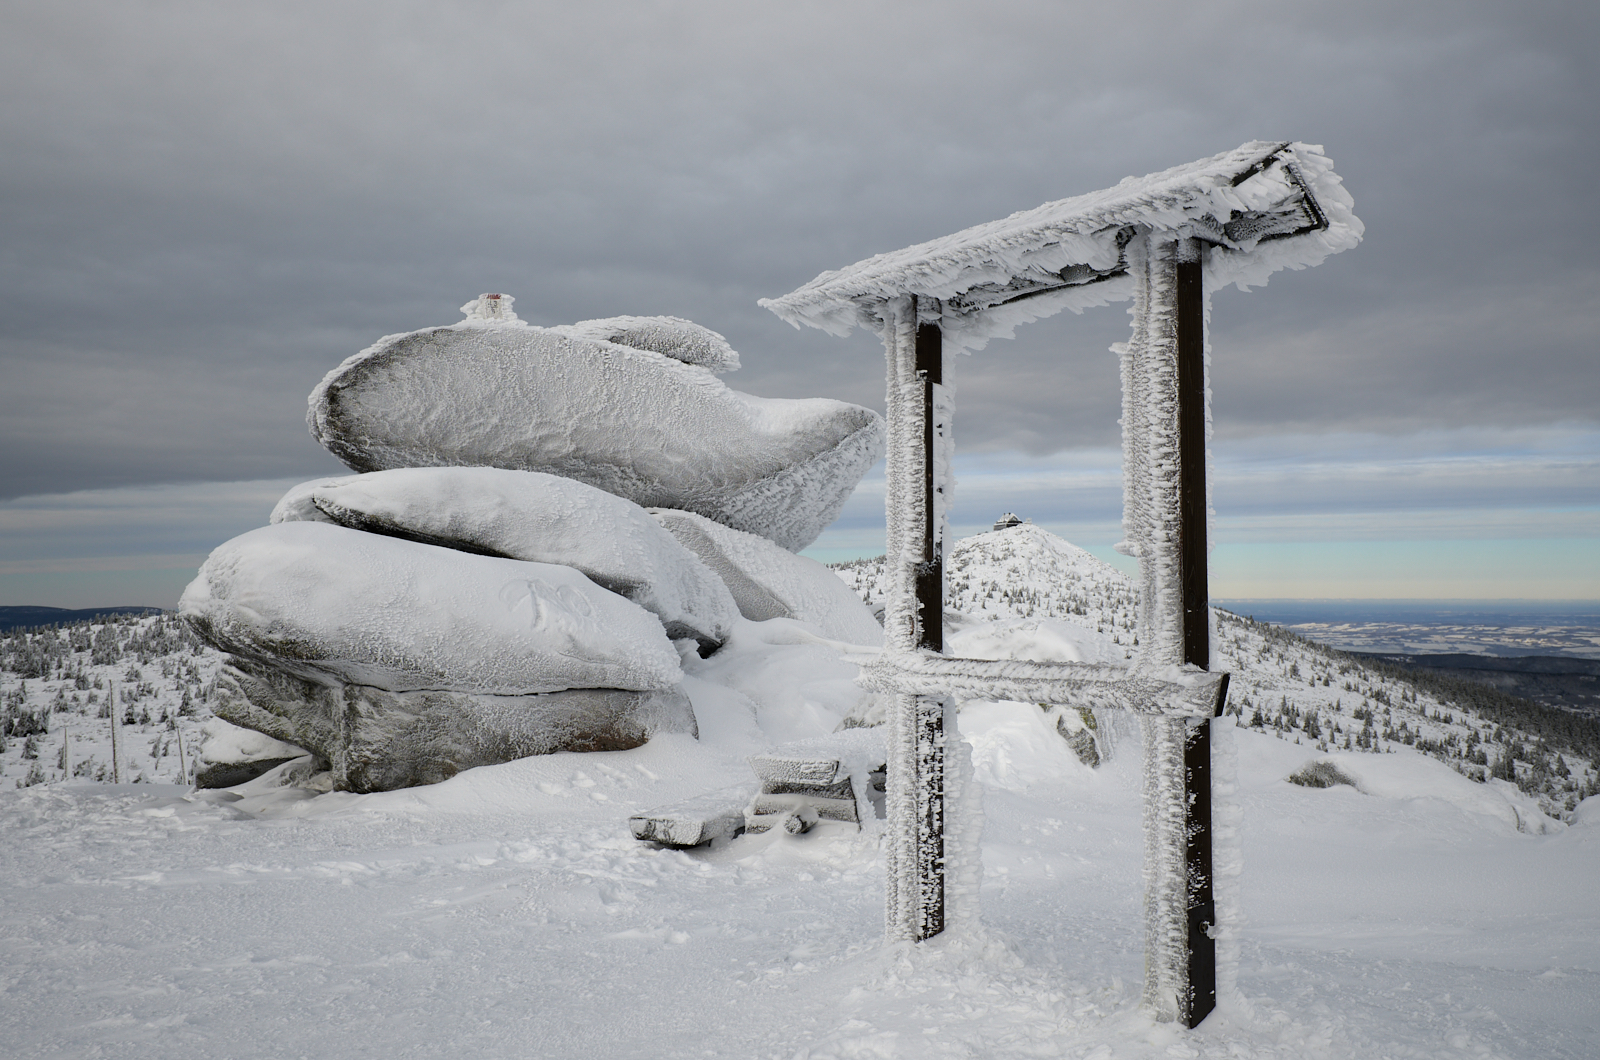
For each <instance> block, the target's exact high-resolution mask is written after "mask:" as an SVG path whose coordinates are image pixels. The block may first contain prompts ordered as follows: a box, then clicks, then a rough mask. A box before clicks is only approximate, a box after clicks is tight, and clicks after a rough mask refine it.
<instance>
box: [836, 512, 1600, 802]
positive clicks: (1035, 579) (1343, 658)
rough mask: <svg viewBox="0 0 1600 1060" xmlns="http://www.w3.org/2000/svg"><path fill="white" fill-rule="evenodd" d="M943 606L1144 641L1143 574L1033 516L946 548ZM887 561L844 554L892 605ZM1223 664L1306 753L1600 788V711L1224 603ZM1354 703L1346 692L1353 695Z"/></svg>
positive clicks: (1578, 792)
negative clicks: (1409, 755)
mask: <svg viewBox="0 0 1600 1060" xmlns="http://www.w3.org/2000/svg"><path fill="white" fill-rule="evenodd" d="M945 566H946V576H947V592H946V598H945V599H946V604H945V606H946V609H947V611H956V612H961V613H962V614H964V615H965V616H967V618H968V619H969V620H970V619H971V618H978V619H980V620H989V621H996V622H998V621H1002V620H1006V619H1016V618H1032V617H1046V618H1053V619H1058V620H1062V621H1066V622H1071V623H1074V624H1076V625H1079V626H1082V627H1085V628H1087V629H1091V630H1096V631H1098V632H1100V633H1102V634H1104V635H1107V636H1110V637H1113V638H1115V643H1117V644H1120V645H1125V648H1124V651H1125V652H1126V653H1127V654H1129V655H1131V654H1133V653H1134V652H1135V651H1136V650H1137V637H1136V627H1137V621H1136V619H1137V609H1138V590H1137V589H1136V588H1135V584H1134V581H1133V580H1132V579H1131V578H1129V577H1128V576H1127V575H1125V574H1123V573H1122V572H1121V571H1119V570H1117V569H1116V568H1115V567H1112V566H1111V565H1110V564H1108V563H1105V562H1103V561H1101V560H1099V559H1097V558H1095V557H1094V556H1092V555H1090V554H1089V553H1088V552H1086V551H1084V550H1083V549H1081V548H1079V547H1077V546H1076V545H1073V544H1072V543H1070V542H1068V541H1065V540H1063V539H1062V538H1060V537H1057V536H1056V535H1055V534H1052V533H1050V532H1049V531H1048V530H1045V529H1043V528H1041V527H1038V526H1034V525H1031V524H1024V525H1021V526H1014V527H1010V528H1007V529H1003V530H994V531H990V532H988V533H982V534H977V535H975V536H973V537H969V538H966V539H964V540H962V541H958V542H956V543H955V544H954V545H952V546H951V547H950V549H949V552H948V554H947V556H946V564H945ZM886 567H887V564H886V561H885V560H884V559H883V558H882V557H880V558H878V559H875V560H857V561H855V562H853V563H848V564H836V565H835V571H836V573H837V574H838V575H839V577H841V578H843V579H844V580H845V582H846V583H847V584H849V585H850V586H851V587H852V588H854V589H855V590H856V592H858V593H859V594H861V596H862V598H863V599H865V600H866V601H867V602H868V603H869V604H872V605H874V606H881V604H882V602H883V594H884V591H885V589H886V587H887V586H886ZM1213 669H1217V670H1227V671H1229V672H1230V673H1231V674H1232V675H1233V680H1232V684H1231V690H1230V693H1229V705H1228V713H1230V714H1234V715H1237V717H1238V721H1239V724H1240V725H1241V726H1245V727H1247V728H1253V729H1256V730H1258V731H1264V732H1268V733H1272V734H1275V735H1277V736H1278V737H1279V738H1280V739H1284V740H1287V741H1290V742H1293V743H1300V744H1304V745H1306V750H1307V753H1308V754H1315V753H1317V752H1319V751H1332V750H1352V751H1366V752H1370V753H1379V754H1381V753H1386V752H1389V751H1393V750H1397V749H1399V748H1400V747H1410V748H1414V749H1415V750H1417V751H1420V752H1422V753H1424V754H1427V755H1429V756H1431V757H1433V758H1436V759H1438V760H1440V761H1442V762H1444V763H1445V764H1447V765H1449V766H1450V767H1451V768H1453V769H1455V770H1456V771H1458V772H1460V773H1462V774H1463V775H1465V776H1468V777H1470V778H1472V779H1474V780H1478V781H1482V782H1485V783H1501V782H1505V783H1510V784H1515V785H1516V786H1517V787H1518V788H1520V789H1522V791H1523V792H1525V793H1526V794H1528V795H1530V796H1533V797H1534V798H1536V799H1537V800H1538V802H1539V804H1540V806H1541V807H1542V808H1543V809H1544V811H1545V812H1546V813H1548V814H1550V815H1552V816H1562V815H1564V814H1567V813H1570V812H1571V811H1572V810H1573V809H1574V808H1575V807H1576V805H1577V803H1578V801H1580V800H1581V799H1582V798H1584V797H1586V796H1587V795H1590V794H1597V793H1600V770H1597V769H1596V768H1595V765H1596V763H1597V762H1600V718H1595V717H1589V716H1586V715H1582V714H1578V713H1575V712H1571V711H1566V710H1561V709H1558V708H1555V707H1550V706H1545V705H1542V704H1540V703H1538V702H1536V701H1534V700H1532V699H1529V698H1524V697H1523V696H1520V695H1516V694H1512V693H1511V692H1509V691H1506V690H1502V689H1499V688H1496V687H1492V686H1490V685H1487V684H1481V683H1475V682H1472V681H1468V680H1463V677H1464V676H1466V675H1465V674H1464V673H1462V672H1459V671H1457V672H1453V673H1448V674H1434V673H1429V672H1425V671H1412V670H1407V669H1405V668H1403V666H1402V665H1401V664H1399V663H1397V661H1395V660H1391V659H1387V658H1378V657H1362V656H1358V655H1354V654H1350V653H1347V652H1344V651H1340V650H1337V649H1334V648H1330V647H1326V646H1324V645H1321V644H1317V643H1315V642H1313V641H1310V640H1307V639H1305V638H1304V637H1302V636H1300V635H1299V634H1297V633H1295V632H1294V631H1292V630H1288V629H1284V628H1281V627H1279V626H1274V625H1270V624H1268V623H1265V622H1257V621H1255V620H1253V619H1249V618H1241V617H1240V616H1238V615H1235V614H1233V613H1231V612H1228V611H1224V610H1221V609H1217V610H1216V635H1215V637H1214V640H1213ZM1346 700H1349V702H1348V703H1347V702H1345V701H1346Z"/></svg>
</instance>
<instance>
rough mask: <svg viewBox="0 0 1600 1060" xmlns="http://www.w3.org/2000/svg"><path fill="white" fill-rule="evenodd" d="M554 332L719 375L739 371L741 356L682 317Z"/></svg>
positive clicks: (622, 320) (603, 322)
mask: <svg viewBox="0 0 1600 1060" xmlns="http://www.w3.org/2000/svg"><path fill="white" fill-rule="evenodd" d="M551 330H552V331H559V332H562V333H563V334H566V335H571V336H572V337H573V338H578V339H594V340H596V341H598V342H614V343H616V344H617V345H618V346H632V347H633V348H634V349H636V350H654V351H655V352H656V353H660V354H665V355H666V356H668V357H671V358H672V359H673V360H675V361H682V362H683V363H684V364H698V365H700V366H702V367H704V368H709V369H710V370H711V371H713V372H717V373H719V374H720V373H722V372H736V371H738V370H739V355H738V354H737V353H736V352H734V349H733V347H732V346H729V345H728V340H727V339H725V338H723V337H722V336H721V335H719V334H718V333H716V332H715V331H712V330H711V329H710V328H707V327H701V326H700V325H699V324H696V323H695V322H694V321H692V320H684V319H683V318H682V317H605V318H603V319H600V320H580V321H578V322H577V323H576V324H564V325H562V326H560V327H557V328H552V329H551Z"/></svg>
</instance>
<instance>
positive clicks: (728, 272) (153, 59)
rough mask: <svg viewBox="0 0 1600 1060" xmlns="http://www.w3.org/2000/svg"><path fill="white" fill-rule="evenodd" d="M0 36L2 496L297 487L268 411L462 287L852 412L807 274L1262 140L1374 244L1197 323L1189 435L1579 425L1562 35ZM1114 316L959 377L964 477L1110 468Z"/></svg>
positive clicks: (852, 392) (1584, 417) (1589, 92)
mask: <svg viewBox="0 0 1600 1060" xmlns="http://www.w3.org/2000/svg"><path fill="white" fill-rule="evenodd" d="M10 22H11V25H10V31H9V32H8V33H7V34H6V35H5V40H4V41H0V100H4V102H3V103H0V131H3V135H4V137H5V142H6V143H7V145H8V149H7V151H6V152H5V155H4V158H3V161H0V372H3V374H4V378H5V386H4V387H3V388H0V450H3V451H5V452H6V453H7V454H8V459H7V460H6V461H5V462H4V465H3V467H0V496H16V495H18V494H24V493H36V492H45V491H63V490H70V489H76V488H83V487H88V486H106V485H131V484H137V483H141V482H143V483H149V482H173V481H191V480H196V479H245V478H267V477H278V476H284V477H287V476H295V475H303V476H305V477H310V476H311V475H314V474H318V473H322V472H324V471H325V470H327V469H328V467H329V465H330V461H329V459H328V458H327V457H326V456H325V455H323V454H321V453H320V451H319V450H318V449H317V448H316V447H315V445H314V444H312V443H311V442H310V440H309V438H308V437H307V436H306V435H305V433H304V429H303V426H302V424H301V416H302V413H303V408H304V396H305V394H306V393H307V392H308V391H309V390H310V389H311V387H312V386H313V385H314V384H315V383H316V381H317V380H318V379H319V378H320V377H321V375H322V374H323V373H324V372H325V371H327V370H328V369H329V368H331V367H333V366H334V365H335V364H337V363H338V362H339V361H340V360H341V359H343V358H344V357H345V356H348V355H349V354H351V353H353V352H355V351H356V350H358V349H360V348H361V347H363V346H365V345H367V344H368V343H369V342H371V341H372V340H374V339H376V338H377V337H378V336H380V335H382V334H386V333H389V332H394V331H401V330H408V329H411V328H416V327H422V326H426V325H429V324H438V323H447V322H450V321H453V320H455V319H457V313H456V308H455V307H456V306H458V305H460V304H461V303H462V302H463V301H465V300H466V299H467V298H468V297H470V296H472V295H475V294H477V293H478V292H480V291H484V290H505V291H509V292H510V293H512V294H515V295H517V296H518V298H519V302H518V306H517V308H518V310H519V312H522V315H523V316H524V317H525V318H527V319H530V320H533V321H535V322H538V323H559V322H564V321H571V320H576V319H581V318H584V317H593V316H602V315H611V314H616V313H673V314H677V315H681V316H688V317H691V318H693V319H696V320H699V321H701V322H703V323H705V324H707V325H709V326H711V327H714V328H716V329H717V330H719V331H722V332H723V333H725V334H726V335H728V337H729V338H730V340H732V342H733V344H734V346H735V347H736V348H737V349H739V350H740V351H741V352H742V354H743V357H744V363H745V366H746V367H745V368H744V370H743V371H741V372H740V373H739V374H738V375H737V376H735V377H732V378H731V379H730V382H731V383H733V385H735V386H738V387H739V388H741V389H747V390H750V391H752V392H755V393H759V394H766V395H770V396H806V395H814V394H827V395H830V396H837V397H843V398H846V399H849V400H854V401H859V402H862V403H864V404H869V405H873V406H881V391H882V367H881V354H880V353H879V351H878V349H877V346H876V343H875V342H874V341H873V340H872V339H871V338H870V337H864V336H857V337H855V338H852V339H850V340H843V341H841V340H837V339H832V338H829V337H827V336H824V335H821V334H802V333H797V332H794V331H792V330H790V329H789V328H788V327H787V326H786V325H783V324H781V323H780V322H778V321H777V320H776V319H775V318H772V317H770V316H769V315H768V314H766V313H764V312H763V311H762V310H760V309H758V308H757V307H756V306H755V305H754V302H755V300H756V299H757V298H758V297H762V296H767V295H775V294H781V293H783V292H785V291H787V290H789V289H791V288H793V287H795V286H798V285H799V284H801V283H803V282H805V281H806V280H808V279H810V278H811V277H812V276H813V275H815V274H816V273H817V272H819V271H822V270H824V269H829V268H836V267H839V266H842V265H845V264H848V263H850V262H852V261H855V260H857V259H859V258H862V257H865V256H868V255H870V254H872V253H875V252H879V251H883V250H890V249H894V248H896V247H899V246H902V245H905V244H908V243H912V242H916V241H920V240H923V239H927V238H931V237H933V236H937V235H940V234H943V233H945V232H948V231H953V230H955V229H958V228H961V227H963V226H966V225H969V224H974V223H978V222H981V221H984V220H988V219H990V218H992V217H996V216H1002V215H1004V214H1006V213H1009V212H1011V211H1013V210H1017V209H1025V208H1028V207H1031V206H1034V205H1036V204H1038V203H1039V202H1042V201H1045V200H1048V199H1054V198H1060V197H1062V196H1065V195H1070V194H1076V193H1078V192H1082V191H1088V190H1092V189H1094V188H1098V187H1103V186H1105V185H1108V184H1112V183H1115V182H1116V181H1117V180H1118V179H1120V178H1121V177H1123V176H1125V175H1127V174H1130V173H1143V172H1147V171H1149V170H1153V169H1159V168H1164V167H1166V166H1169V165H1173V164H1176V163H1180V162H1184V161H1188V160H1189V159H1191V158H1195V157H1199V156H1202V155H1206V154H1210V153H1213V152H1215V151H1218V150H1221V149H1224V148H1227V147H1231V146H1233V145H1235V144H1237V143H1239V142H1240V141H1242V140H1245V139H1250V138H1254V137H1257V136H1276V135H1282V136H1285V137H1293V138H1305V139H1310V140H1313V141H1318V142H1322V143H1324V144H1326V145H1327V147H1328V150H1329V152H1330V154H1331V155H1332V157H1333V158H1334V159H1335V161H1336V163H1337V164H1338V168H1339V171H1340V172H1341V173H1342V174H1343V175H1344V177H1345V179H1346V181H1347V183H1348V185H1349V187H1350V188H1351V190H1352V192H1353V194H1354V195H1355V197H1356V202H1357V209H1358V212H1359V213H1360V214H1361V216H1362V217H1363V219H1364V220H1366V222H1367V224H1368V237H1367V241H1366V243H1365V244H1364V245H1363V246H1362V247H1360V248H1358V249H1357V250H1356V251H1354V252H1352V253H1350V254H1346V255H1343V256H1341V257H1339V258H1336V259H1333V260H1331V261H1329V262H1328V263H1327V264H1325V265H1323V266H1322V267H1320V268H1318V269H1316V270H1314V271H1313V272H1308V273H1303V274H1289V275H1280V276H1278V277H1276V278H1275V279H1274V280H1273V282H1272V283H1271V284H1269V285H1268V286H1267V287H1266V288H1265V289H1263V290H1261V291H1258V292H1256V293H1253V294H1251V295H1244V294H1240V293H1238V292H1232V291H1229V292H1222V293H1219V294H1218V296H1217V299H1216V304H1215V317H1214V345H1215V347H1216V350H1217V354H1216V365H1217V366H1216V385H1217V412H1218V429H1219V434H1220V435H1222V436H1223V437H1244V436H1248V435H1251V434H1260V433H1263V432H1278V431H1282V430H1285V429H1294V430H1304V431H1319V430H1339V429H1346V428H1352V429H1359V430H1366V431H1376V432H1380V433H1389V434H1396V435H1400V434H1405V433H1407V432H1410V431H1414V430H1416V429H1419V428H1425V427H1429V426H1439V427H1444V426H1456V425H1461V424H1467V423H1484V424H1491V425H1501V426H1510V425H1516V424H1537V423H1543V422H1549V421H1552V420H1556V419H1572V420H1579V421H1583V422H1590V423H1592V422H1594V420H1595V412H1594V410H1595V409H1596V408H1600V358H1596V357H1595V356H1594V353H1595V349H1594V339H1593V336H1594V334H1595V329H1594V324H1595V321H1594V313H1595V310H1594V305H1595V288H1596V272H1595V270H1594V269H1593V268H1592V267H1591V266H1590V265H1589V261H1590V257H1591V253H1592V252H1591V248H1592V246H1593V245H1594V243H1595V240H1596V237H1597V235H1600V233H1597V231H1596V228H1597V225H1596V221H1595V217H1594V211H1593V210H1592V209H1591V208H1590V206H1589V203H1588V198H1589V191H1588V188H1587V186H1586V181H1587V179H1588V174H1590V173H1592V172H1593V171H1594V169H1595V168H1596V167H1595V164H1594V163H1595V157H1594V155H1595V146H1594V139H1593V137H1592V136H1590V135H1589V134H1588V127H1589V124H1590V123H1591V118H1590V115H1589V113H1588V111H1589V107H1590V105H1591V104H1592V100H1593V99H1594V98H1596V97H1597V95H1600V92H1597V91H1596V89H1597V87H1600V86H1597V85H1596V84H1595V80H1596V75H1595V74H1594V73H1593V71H1592V67H1593V64H1592V63H1591V62H1589V61H1588V60H1589V57H1590V55H1591V54H1592V51H1593V50H1594V46H1595V44H1596V43H1597V39H1600V33H1597V25H1596V17H1595V15H1594V13H1593V6H1592V5H1588V4H1578V3H1571V4H1538V3H1535V4H1527V5H1517V6H1516V7H1514V8H1513V7H1510V6H1507V5H1501V4H1495V3H1489V2H1484V3H1450V4H1408V5H1399V6H1397V5H1390V4H1377V3H1338V4H1334V3H1324V4H1307V5H1281V4H1269V3H1266V2H1264V0H1263V2H1248V3H1247V2H1240V3H1231V4H1222V5H1207V6H1205V7H1197V6H1194V5H1183V4H1175V3H1174V4H1120V5H1115V6H1114V7H1113V6H1107V7H1105V8H1099V9H1084V8H1083V7H1082V6H1081V5H1061V4H1056V3H1045V2H1038V3H1008V4H999V5H990V6H988V7H986V8H984V9H983V12H982V17H977V14H976V10H975V9H973V8H972V7H971V6H970V5H955V4H931V5H930V4H919V5H895V4H885V5H860V4H819V5H806V6H805V7H803V8H801V7H776V8H769V7H763V8H752V7H751V6H750V5H745V4H735V3H711V2H707V3H697V4H692V5H690V4H683V5H676V4H675V5H654V4H637V5H554V4H550V5H520V6H510V5H498V4H488V3H482V4H474V3H463V4H452V5H450V6H449V7H448V8H442V7H438V6H436V5H421V4H415V5H413V4H403V3H399V4H395V3H389V4H376V3H372V4H360V3H356V4H346V5H310V4H274V5H260V6H254V7H251V6H243V7H241V6H239V5H211V4H200V3H188V4H182V3H180V4H169V5H162V6H132V5H121V4H93V3H79V4H72V3H62V4H58V5H51V6H49V7H35V8H33V9H31V10H29V11H26V12H21V13H18V14H17V15H16V16H15V17H14V18H12V19H11V20H10ZM1125 330H1126V321H1125V317H1124V316H1123V314H1122V312H1121V310H1120V308H1119V307H1110V308H1102V309H1099V310H1096V311H1091V312H1090V313H1088V314H1085V316H1083V317H1081V318H1075V317H1067V318H1065V319H1057V320H1052V321H1049V322H1042V323H1040V324H1036V325H1033V326H1032V327H1030V328H1029V329H1026V330H1025V331H1023V332H1021V333H1020V334H1019V337H1018V340H1017V341H1016V342H1013V343H995V344H993V345H992V346H991V347H990V348H989V349H988V350H986V351H983V352H982V353H980V354H978V355H976V357H975V358H974V359H972V360H971V361H970V362H969V361H963V362H962V363H961V364H960V365H959V366H958V376H957V383H958V384H959V386H960V387H961V391H960V418H959V421H958V440H959V443H960V444H961V445H962V446H963V447H964V448H968V449H973V450H983V449H990V450H995V449H1007V450H1016V449H1020V450H1023V451H1026V452H1029V453H1034V454H1045V453H1050V452H1053V451H1056V450H1059V449H1061V448H1063V447H1068V446H1084V445H1105V444H1108V443H1114V440H1115V437H1116V424H1115V421H1116V408H1115V402H1116V379H1115V364H1114V360H1113V359H1112V358H1111V356H1110V354H1108V353H1106V352H1105V347H1106V345H1107V344H1108V343H1110V342H1112V341H1117V340H1118V339H1120V338H1122V337H1124V333H1125Z"/></svg>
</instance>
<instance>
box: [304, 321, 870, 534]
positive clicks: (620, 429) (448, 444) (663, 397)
mask: <svg viewBox="0 0 1600 1060" xmlns="http://www.w3.org/2000/svg"><path fill="white" fill-rule="evenodd" d="M625 333H626V332H625ZM708 334H709V333H708ZM636 337H637V336H636ZM639 341H645V340H644V339H639ZM707 356H709V354H707ZM306 419H307V423H308V425H309V427H310V429H311V433H312V435H313V436H314V437H315V438H316V439H317V440H318V441H319V442H321V443H322V444H323V445H324V446H326V447H327V449H328V450H329V451H330V452H332V453H333V454H334V455H335V456H337V457H338V458H339V459H340V460H343V461H344V462H345V463H346V464H348V465H349V466H350V467H352V468H354V469H355V470H357V471H380V470H386V469H390V468H402V467H441V466H486V467H500V468H508V469H513V470H522V471H541V472H546V473H549V474H554V475H560V476H562V477H565V478H571V479H576V480H578V481H580V482H584V483H587V484H589V485H591V486H594V487H596V488H598V489H602V490H605V491H606V492H608V493H613V494H616V495H617V496H619V497H624V498H626V499H628V500H631V501H633V502H635V503H637V504H640V505H644V506H646V507H664V508H679V509H684V510H687V511H693V512H697V513H699V514H701V515H704V516H707V517H708V518H711V519H715V520H717V521H718V522H720V523H723V524H725V525H727V526H732V527H735V528H737V529H740V530H745V531H748V532H750V533H755V534H760V535H761V536H763V537H766V538H768V539H769V540H772V541H775V542H777V543H778V544H779V545H782V546H783V547H784V548H787V549H790V550H791V551H799V550H800V549H802V548H804V547H806V546H807V545H809V544H810V543H811V542H812V541H815V540H816V538H817V535H818V534H820V533H821V532H822V530H823V528H824V527H826V526H827V525H828V524H829V523H831V522H833V520H834V519H836V518H837V517H838V514H839V511H840V509H841V508H842V507H843V506H844V502H845V500H846V499H847V498H848V497H849V495H850V493H851V492H852V491H853V490H854V489H855V486H856V483H857V482H859V481H860V479H861V476H862V475H864V474H865V473H866V471H867V469H868V468H869V467H871V466H872V463H873V462H874V461H875V460H876V459H877V458H878V456H879V455H880V454H881V453H882V450H883V420H882V417H880V416H879V415H878V414H877V413H875V412H873V411H871V410H870V409H865V408H862V407H860V406H858V405H850V404H846V403H845V402H842V401H833V400H829V399H824V398H808V399H802V400H775V399H767V398H758V397H753V396H751V395H749V394H741V393H739V392H738V391H735V390H730V389H728V387H727V386H725V385H724V384H723V383H722V382H721V380H719V379H717V377H716V376H715V375H713V374H712V372H711V370H710V369H709V368H706V367H703V366H701V365H697V364H686V363H684V362H683V361H681V360H677V359H675V358H674V357H671V356H667V355H666V354H663V353H658V352H655V351H653V350H648V349H639V348H636V347H632V346H623V345H619V344H617V343H614V342H603V341H597V340H593V339H587V338H578V337H575V336H573V335H571V334H568V333H566V332H564V331H562V330H559V329H551V328H536V327H528V326H525V325H521V324H520V323H519V324H518V325H515V326H513V325H509V324H495V323H493V322H492V321H482V320H475V321H468V322H466V323H463V324H457V325H453V326H450V327H439V328H426V329H423V330H421V331H414V332H410V333H408V334H404V335H391V336H388V337H386V338H384V339H381V340H379V341H378V342H377V343H376V344H374V345H373V346H370V347H368V348H367V349H365V350H363V351H362V352H361V353H359V354H356V355H355V356H353V357H351V358H349V359H348V360H346V361H345V362H344V363H343V364H341V365H340V366H339V367H338V368H335V369H334V370H333V371H331V372H329V373H328V375H327V376H326V377H325V378H324V379H323V380H322V382H321V383H320V384H319V385H318V386H317V388H316V389H315V390H314V391H313V392H312V394H311V398H310V408H309V410H308V412H307V417H306Z"/></svg>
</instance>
